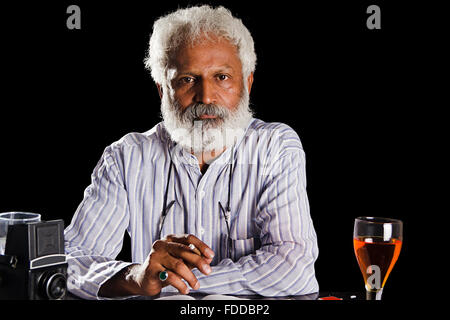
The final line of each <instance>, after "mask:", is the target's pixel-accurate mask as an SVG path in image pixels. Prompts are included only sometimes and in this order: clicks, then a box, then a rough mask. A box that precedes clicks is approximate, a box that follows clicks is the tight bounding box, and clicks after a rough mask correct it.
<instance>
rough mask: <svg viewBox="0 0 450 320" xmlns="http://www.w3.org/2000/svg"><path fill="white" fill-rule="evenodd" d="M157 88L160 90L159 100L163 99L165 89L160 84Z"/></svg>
mask: <svg viewBox="0 0 450 320" xmlns="http://www.w3.org/2000/svg"><path fill="white" fill-rule="evenodd" d="M156 87H157V88H158V93H159V98H160V99H162V97H163V89H162V86H161V85H160V84H159V83H157V84H156Z"/></svg>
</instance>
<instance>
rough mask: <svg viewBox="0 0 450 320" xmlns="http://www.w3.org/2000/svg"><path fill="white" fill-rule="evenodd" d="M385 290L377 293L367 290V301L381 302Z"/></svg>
mask: <svg viewBox="0 0 450 320" xmlns="http://www.w3.org/2000/svg"><path fill="white" fill-rule="evenodd" d="M382 294H383V288H381V289H380V290H377V291H370V290H366V300H381V295H382Z"/></svg>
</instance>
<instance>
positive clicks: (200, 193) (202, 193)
mask: <svg viewBox="0 0 450 320" xmlns="http://www.w3.org/2000/svg"><path fill="white" fill-rule="evenodd" d="M199 196H200V199H203V197H204V196H205V191H203V190H202V191H200V192H199Z"/></svg>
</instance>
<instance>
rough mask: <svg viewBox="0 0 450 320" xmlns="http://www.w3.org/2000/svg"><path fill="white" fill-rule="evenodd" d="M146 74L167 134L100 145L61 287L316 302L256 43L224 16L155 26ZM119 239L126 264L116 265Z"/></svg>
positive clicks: (86, 293)
mask: <svg viewBox="0 0 450 320" xmlns="http://www.w3.org/2000/svg"><path fill="white" fill-rule="evenodd" d="M145 62H146V66H147V67H148V68H149V69H150V70H151V74H152V77H153V79H154V80H155V82H156V86H157V88H158V91H159V95H160V97H161V113H162V117H163V122H161V123H159V124H158V125H156V126H155V127H154V128H153V129H151V130H150V131H148V132H146V133H143V134H138V133H131V134H128V135H126V136H125V137H123V138H122V139H121V140H119V141H117V142H115V143H113V144H112V145H111V146H109V147H107V148H106V149H105V151H104V154H103V156H102V158H101V160H100V161H99V163H98V165H97V166H96V168H95V170H94V172H93V174H92V183H91V185H90V186H89V187H88V188H87V189H86V191H85V193H84V199H83V201H82V203H81V204H80V206H79V207H78V209H77V211H76V213H75V215H74V217H73V220H72V222H71V224H70V225H69V226H68V227H67V229H66V231H65V240H66V251H67V254H68V262H69V279H68V287H69V289H70V290H71V291H72V292H73V293H74V294H76V295H78V296H80V297H83V298H87V299H99V298H118V297H127V296H133V295H148V296H154V295H156V294H158V293H160V292H161V291H162V290H163V291H179V292H181V293H183V294H186V293H188V292H190V290H197V291H201V292H205V293H211V294H234V295H239V294H259V295H263V296H286V295H300V294H308V293H313V292H317V291H318V284H317V281H316V278H315V273H314V262H315V260H316V259H317V254H318V248H317V240H316V234H315V230H314V227H313V224H312V221H311V217H310V214H309V205H308V198H307V194H306V177H305V158H304V152H303V149H302V146H301V143H300V139H299V138H298V135H297V134H296V133H295V132H294V131H293V130H292V129H291V128H290V127H288V126H287V125H284V124H281V123H265V122H263V121H261V120H258V119H255V118H253V115H252V112H251V110H250V109H249V94H250V91H251V88H252V83H253V72H254V70H255V64H256V55H255V52H254V44H253V39H252V37H251V35H250V33H249V31H248V30H247V29H246V27H245V26H244V25H243V24H242V22H241V20H239V19H236V18H234V17H233V16H232V15H231V13H230V12H229V11H228V10H226V9H225V8H223V7H219V8H216V9H213V8H211V7H209V6H201V7H191V8H188V9H180V10H178V11H176V12H174V13H172V14H169V15H167V16H165V17H162V18H160V19H159V20H157V21H156V22H155V24H154V28H153V33H152V36H151V39H150V46H149V51H148V57H147V58H146V61H145ZM125 230H126V231H127V232H128V233H129V235H130V238H131V254H132V262H123V261H116V260H115V258H116V256H117V254H118V253H119V252H120V250H121V247H122V242H123V235H124V232H125Z"/></svg>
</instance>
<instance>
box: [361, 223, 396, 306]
mask: <svg viewBox="0 0 450 320" xmlns="http://www.w3.org/2000/svg"><path fill="white" fill-rule="evenodd" d="M402 241H403V222H402V221H401V220H397V219H390V218H379V217H358V218H356V219H355V225H354V229H353V247H354V249H355V255H356V259H357V260H358V264H359V268H360V269H361V272H362V275H363V278H364V284H365V286H366V299H367V300H381V295H382V293H383V288H384V284H385V283H386V280H387V278H388V277H389V274H390V273H391V271H392V268H393V267H394V265H395V262H396V261H397V259H398V256H399V254H400V250H401V248H402Z"/></svg>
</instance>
